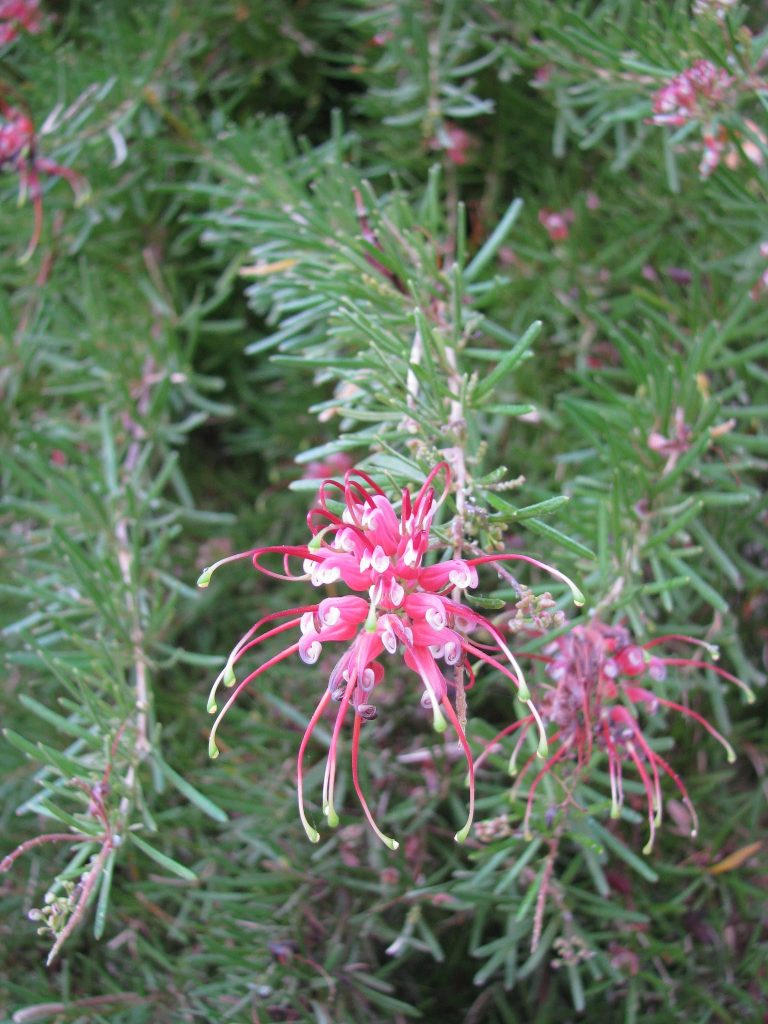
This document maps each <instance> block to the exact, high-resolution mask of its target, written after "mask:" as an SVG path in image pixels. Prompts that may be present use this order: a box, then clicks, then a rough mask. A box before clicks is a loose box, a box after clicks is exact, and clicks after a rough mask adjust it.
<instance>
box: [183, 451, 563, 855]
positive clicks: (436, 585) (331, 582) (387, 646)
mask: <svg viewBox="0 0 768 1024" xmlns="http://www.w3.org/2000/svg"><path fill="white" fill-rule="evenodd" d="M438 479H442V487H441V489H440V490H439V492H438V489H437V485H436V481H437V480H438ZM450 488H451V478H450V471H449V469H448V466H447V464H446V463H444V462H441V463H439V464H438V465H437V466H435V467H434V469H433V470H432V471H431V472H430V473H429V474H428V475H427V477H426V480H425V481H424V483H423V485H422V486H421V488H420V489H419V490H418V492H417V493H416V494H415V495H413V494H411V492H410V491H409V490H408V489H405V490H403V492H402V495H401V498H400V500H399V501H398V502H396V503H393V502H391V501H390V500H389V498H388V497H387V496H386V494H385V493H384V491H383V490H382V489H381V488H380V487H379V486H378V485H377V484H376V483H375V482H374V480H373V479H372V478H371V477H370V476H369V475H368V474H367V473H364V472H362V471H360V470H355V469H350V470H348V471H347V473H346V474H345V476H344V479H343V481H337V480H326V481H324V482H323V484H322V485H321V486H320V490H319V492H318V499H317V504H316V505H315V506H314V507H313V508H312V509H311V510H310V512H309V514H308V516H307V523H308V526H309V530H310V534H311V537H310V539H309V541H308V542H307V543H306V544H301V545H274V546H269V547H261V548H254V549H252V550H250V551H244V552H241V553H240V554H237V555H231V556H230V557H228V558H224V559H222V560H221V561H220V562H217V563H216V564H215V565H212V566H210V567H209V568H207V569H205V570H204V571H203V573H202V575H201V576H200V579H199V580H198V585H199V586H201V587H207V586H208V584H209V583H210V579H211V576H212V574H213V572H214V571H215V570H216V569H218V568H219V566H221V565H223V564H225V563H227V562H233V561H237V560H239V559H248V560H250V562H251V563H252V565H253V567H254V568H255V569H257V570H258V571H259V572H261V573H263V574H264V575H266V576H269V577H271V578H273V579H278V580H305V581H306V582H308V583H309V584H311V586H312V587H315V588H322V587H326V586H332V587H333V589H334V591H336V590H338V589H339V588H340V587H344V588H346V589H347V591H349V592H348V593H343V594H341V595H339V596H336V595H335V594H334V595H333V596H328V597H325V598H323V599H322V600H320V601H317V602H315V603H312V604H307V605H303V606H301V607H297V608H290V609H287V610H285V611H279V612H273V613H272V614H270V615H266V616H264V617H263V618H262V619H260V620H259V621H258V622H256V623H255V624H254V625H253V626H252V627H251V628H250V629H249V630H248V632H247V633H246V634H245V635H244V636H243V637H242V638H241V639H240V641H239V642H238V643H237V644H236V645H235V647H234V648H233V650H232V652H231V654H230V655H229V657H228V659H227V662H226V664H225V666H224V668H223V669H222V671H221V672H220V673H219V676H218V677H217V679H216V681H215V682H214V685H213V688H212V690H211V696H210V699H209V702H208V710H209V711H210V712H211V713H212V714H216V715H217V717H216V720H215V722H214V724H213V728H212V729H211V737H210V745H209V752H210V754H211V756H213V757H216V756H217V755H218V748H217V746H216V734H217V732H218V729H219V726H220V724H221V722H222V719H223V718H224V716H225V715H226V713H227V711H228V710H229V709H230V708H231V707H232V705H233V704H234V702H235V701H236V700H237V698H238V696H239V695H240V694H241V693H242V692H243V690H245V689H246V688H247V687H248V686H249V685H250V684H251V683H252V682H253V681H254V680H255V679H257V678H258V677H259V676H261V675H262V674H263V673H264V672H266V671H267V670H268V669H269V668H271V667H272V666H274V665H277V664H279V663H280V662H281V661H284V660H285V659H287V658H290V657H292V656H294V655H298V657H299V658H300V659H301V660H302V661H304V662H305V663H306V664H308V665H313V664H316V663H317V661H318V659H319V658H320V655H321V653H322V651H323V648H324V645H325V644H336V643H340V644H343V645H344V646H343V649H342V653H341V655H340V657H338V659H337V661H336V663H335V665H334V666H333V668H332V669H331V672H330V675H329V677H328V679H327V684H326V685H325V687H324V689H323V693H322V696H321V697H320V700H319V702H318V704H317V706H316V708H315V710H314V712H313V714H312V716H311V718H310V720H309V724H308V725H307V728H306V731H305V733H304V736H303V737H302V740H301V743H300V745H299V752H298V765H297V777H298V801H299V814H300V816H301V821H302V824H303V826H304V829H305V831H306V833H307V835H308V837H309V838H310V840H311V841H312V842H317V841H318V840H319V838H320V837H319V834H318V832H317V830H316V829H315V828H314V827H313V826H312V825H310V823H309V821H308V820H307V817H306V813H305V810H304V799H303V775H304V756H305V752H306V749H307V746H308V743H309V741H310V739H311V737H312V733H313V731H314V729H315V727H316V725H317V723H318V722H319V721H320V719H321V717H322V716H323V715H324V714H325V713H326V711H327V709H328V708H330V707H332V706H333V704H334V703H335V704H337V705H338V708H337V711H336V717H335V722H334V725H333V730H332V736H331V744H330V749H329V752H328V758H327V761H326V767H325V779H324V783H323V797H322V807H323V813H324V815H325V817H326V819H327V821H328V824H329V825H331V826H335V825H336V824H338V820H339V818H338V814H337V811H336V808H335V805H334V790H335V781H336V768H337V760H338V751H339V746H340V737H341V730H342V727H343V725H344V722H345V721H346V719H347V718H348V717H349V716H351V717H352V741H351V762H352V781H353V784H354V788H355V792H356V794H357V797H358V799H359V800H360V804H361V806H362V808H363V812H364V814H365V816H366V818H367V820H368V822H369V824H370V825H371V827H372V829H373V830H374V832H375V833H376V835H377V836H378V837H379V838H380V839H381V840H382V842H384V843H385V844H386V845H387V846H389V847H390V848H391V849H396V848H397V846H398V844H397V842H396V841H395V840H394V839H392V838H390V837H389V836H386V835H385V834H384V833H383V832H382V831H381V830H380V829H379V827H378V825H377V824H376V822H375V820H374V818H373V815H372V813H371V810H370V808H369V806H368V804H367V802H366V799H365V796H364V795H363V792H362V789H361V787H360V780H359V775H358V761H359V751H360V735H361V732H362V728H363V725H364V724H365V723H366V722H369V721H371V720H372V719H374V718H375V717H376V715H377V706H376V691H377V687H378V686H379V685H380V684H381V683H382V681H383V679H384V675H385V666H386V664H387V663H388V662H389V663H391V659H396V660H397V661H398V662H399V663H400V664H404V665H405V667H406V668H407V669H409V670H410V672H411V673H412V674H413V677H414V678H415V680H417V689H418V691H419V699H420V701H421V704H422V705H423V706H424V707H425V708H427V709H428V710H430V711H431V713H432V722H433V726H434V728H435V730H436V731H438V732H444V731H445V729H446V728H447V727H448V725H449V724H450V726H451V727H452V729H453V730H454V732H455V734H456V737H457V739H458V742H459V744H460V745H461V748H462V750H463V752H464V756H465V758H466V761H467V766H468V778H469V813H468V816H467V821H466V823H465V824H464V826H463V827H462V828H461V829H460V830H459V831H458V832H457V833H456V840H457V841H458V842H461V841H463V840H464V839H465V838H466V836H467V834H468V833H469V829H470V827H471V824H472V817H473V813H474V764H473V757H472V753H471V750H470V747H469V744H468V742H467V739H466V736H465V735H464V729H463V728H462V724H461V722H460V721H459V717H458V715H457V714H456V711H455V710H454V706H453V704H452V702H451V698H450V694H451V692H452V690H453V689H454V688H455V685H456V684H455V679H456V674H457V673H461V672H462V671H463V670H466V671H467V672H468V673H469V675H470V677H472V675H473V668H472V664H474V666H475V667H477V666H478V665H487V666H489V667H490V668H493V669H495V670H496V671H498V672H500V673H501V674H502V675H503V676H505V677H506V678H507V679H509V680H510V682H512V684H513V685H514V686H515V688H516V692H517V696H518V697H519V698H520V700H522V701H523V702H524V703H525V704H527V706H528V709H529V716H530V718H531V720H532V721H535V722H536V723H537V725H538V728H539V751H540V753H541V755H542V756H543V755H544V754H545V753H546V737H545V735H544V729H543V725H542V722H541V718H540V716H539V713H538V711H537V710H536V708H535V706H534V704H533V703H532V701H531V698H530V693H529V690H528V686H527V684H526V681H525V677H524V675H523V672H522V669H521V668H520V665H519V664H518V662H517V660H516V659H515V657H514V655H513V654H512V652H511V651H510V649H509V647H508V646H507V644H506V642H505V640H504V638H503V636H502V635H501V632H500V631H499V629H498V628H497V627H496V626H495V625H494V624H493V623H492V622H490V621H489V620H488V619H486V618H485V617H484V616H482V615H480V614H479V613H478V612H476V611H475V610H473V609H472V608H469V607H467V606H465V605H463V604H461V603H460V600H459V599H460V597H461V592H462V591H464V590H466V589H468V588H473V587H476V586H477V584H478V573H477V568H478V566H479V565H482V564H485V563H494V562H503V561H511V560H521V561H525V562H529V563H531V564H533V565H535V566H538V567H540V568H542V569H544V570H545V571H547V572H549V573H551V574H552V575H553V576H555V577H556V578H558V579H560V580H562V581H563V582H565V583H566V584H567V585H568V586H569V587H570V588H571V590H572V593H573V595H574V599H575V600H576V602H577V603H582V602H583V598H582V597H581V594H580V592H579V591H578V590H577V588H576V587H575V585H574V584H572V583H571V581H570V580H569V579H568V578H567V577H565V576H563V575H562V573H559V572H558V571H557V570H556V569H553V568H551V567H550V566H547V565H544V564H543V563H541V562H538V561H537V560H536V559H534V558H530V557H529V556H527V555H521V554H502V553H500V554H493V555H480V556H478V557H475V558H468V559H463V558H449V559H447V560H444V561H436V560H435V555H436V552H437V551H438V550H439V549H440V546H441V545H440V544H439V543H437V542H436V541H435V539H434V537H433V534H432V526H433V521H434V519H435V516H436V514H437V511H438V509H439V508H440V507H441V505H442V504H443V503H444V501H445V499H446V497H447V495H448V493H449V491H450ZM269 556H282V571H278V570H277V569H276V568H271V567H268V566H267V565H265V564H264V562H265V559H267V558H268V557H269ZM475 628H480V629H482V630H484V632H485V634H486V636H487V637H488V638H490V639H489V641H487V642H483V643H482V644H481V643H479V642H474V641H473V640H472V639H471V637H470V635H469V633H470V632H471V631H473V630H474V629H475ZM283 633H293V634H294V635H293V637H292V640H291V642H290V643H289V644H288V645H287V646H286V647H284V648H283V650H281V651H280V652H279V653H277V654H275V655H274V656H272V657H271V658H269V659H267V660H265V661H263V662H262V663H261V664H260V665H259V666H258V667H257V668H255V669H253V670H252V671H250V672H248V673H247V674H244V675H242V677H240V678H239V667H240V662H241V660H242V659H243V658H244V656H245V655H247V654H248V653H249V652H250V651H253V650H254V649H255V648H257V647H259V646H260V645H261V644H262V643H263V642H264V641H266V640H269V639H271V638H273V637H276V636H279V635H282V634H283ZM296 633H298V636H296ZM470 663H472V664H470ZM222 685H223V686H225V687H233V688H234V689H233V690H232V693H231V694H230V695H229V697H228V698H227V700H226V701H225V703H224V704H223V706H222V707H221V709H219V707H218V704H217V693H218V690H219V688H220V687H221V686H222Z"/></svg>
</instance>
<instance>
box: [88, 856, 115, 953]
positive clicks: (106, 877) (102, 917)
mask: <svg viewBox="0 0 768 1024" xmlns="http://www.w3.org/2000/svg"><path fill="white" fill-rule="evenodd" d="M115 856H116V851H115V850H112V852H111V853H110V855H109V856H108V857H107V862H106V864H105V865H104V870H103V871H102V873H101V879H100V881H99V898H98V900H97V902H96V915H95V917H94V922H93V935H94V938H96V939H100V938H101V937H102V935H103V934H104V927H105V925H106V923H107V909H108V907H109V894H110V892H111V891H112V872H113V871H114V868H115Z"/></svg>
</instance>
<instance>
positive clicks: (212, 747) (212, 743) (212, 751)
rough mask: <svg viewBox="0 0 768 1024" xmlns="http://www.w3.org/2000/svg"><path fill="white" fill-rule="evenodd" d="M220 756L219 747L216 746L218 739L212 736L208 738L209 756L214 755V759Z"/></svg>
mask: <svg viewBox="0 0 768 1024" xmlns="http://www.w3.org/2000/svg"><path fill="white" fill-rule="evenodd" d="M218 756H219V748H218V747H217V746H216V740H214V739H213V738H211V739H210V740H208V757H212V758H213V759H214V760H215V759H216V758H217V757H218Z"/></svg>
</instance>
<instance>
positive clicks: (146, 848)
mask: <svg viewBox="0 0 768 1024" xmlns="http://www.w3.org/2000/svg"><path fill="white" fill-rule="evenodd" d="M129 835H130V837H131V842H132V843H133V844H134V845H135V846H138V848H139V849H140V850H141V851H142V853H146V855H147V856H148V857H149V858H150V859H151V860H153V861H154V862H155V864H159V865H160V867H161V868H165V870H166V871H171V872H173V874H174V875H178V876H179V878H184V879H185V880H186V881H188V882H196V881H197V875H196V874H195V873H194V871H191V870H190V869H189V868H187V867H185V866H184V865H183V864H179V862H178V861H177V860H174V859H173V857H169V856H168V855H167V854H165V853H161V852H160V851H159V850H156V849H155V848H154V846H150V845H149V843H147V842H145V841H144V840H143V839H142V838H141V837H140V836H137V835H136V833H135V832H130V833H129Z"/></svg>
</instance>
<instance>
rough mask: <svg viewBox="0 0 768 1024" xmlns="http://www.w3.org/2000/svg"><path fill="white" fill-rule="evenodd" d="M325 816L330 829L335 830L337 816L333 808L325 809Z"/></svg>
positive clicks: (337, 820) (337, 822)
mask: <svg viewBox="0 0 768 1024" xmlns="http://www.w3.org/2000/svg"><path fill="white" fill-rule="evenodd" d="M325 816H326V818H327V819H328V824H329V826H330V827H331V828H336V826H337V825H338V824H339V816H338V814H337V813H336V811H335V810H334V808H333V807H329V808H327V810H326V812H325Z"/></svg>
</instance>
